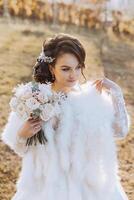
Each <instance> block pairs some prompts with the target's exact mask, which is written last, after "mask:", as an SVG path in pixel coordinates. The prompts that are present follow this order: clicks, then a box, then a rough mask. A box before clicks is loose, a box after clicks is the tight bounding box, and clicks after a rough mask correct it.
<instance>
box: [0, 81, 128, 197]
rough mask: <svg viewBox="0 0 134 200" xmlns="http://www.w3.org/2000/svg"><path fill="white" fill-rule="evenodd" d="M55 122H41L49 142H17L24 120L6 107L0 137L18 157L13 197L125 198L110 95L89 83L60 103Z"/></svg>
mask: <svg viewBox="0 0 134 200" xmlns="http://www.w3.org/2000/svg"><path fill="white" fill-rule="evenodd" d="M61 112H62V115H61V116H60V122H59V126H58V128H57V129H56V130H54V129H53V126H52V120H49V121H48V122H45V123H44V125H43V129H44V132H45V134H46V137H47V139H48V143H47V144H46V145H45V146H44V145H41V144H38V145H37V146H31V147H26V146H25V145H23V144H19V143H18V142H17V139H16V138H17V131H18V129H19V128H20V127H21V125H22V124H23V121H22V120H21V119H20V118H18V116H17V115H16V114H15V113H13V112H11V113H10V116H9V119H8V123H7V125H6V127H5V128H4V131H3V133H2V140H3V141H4V142H5V143H6V144H7V145H9V146H10V147H11V148H12V149H13V150H14V151H15V152H16V153H18V154H19V155H20V156H21V157H22V170H21V173H20V176H19V179H18V181H17V193H16V194H15V196H14V197H13V200H29V199H30V200H127V197H126V196H125V194H123V189H122V188H121V187H120V186H118V185H119V184H120V181H119V177H118V162H117V153H116V146H115V141H114V130H113V128H112V122H113V121H114V109H113V105H112V101H111V98H110V97H109V96H108V95H107V94H106V93H103V94H102V95H100V94H99V93H98V92H97V90H96V89H95V87H93V86H91V84H90V83H89V82H88V83H86V84H85V85H83V86H82V85H81V87H80V88H79V89H78V91H77V92H70V93H69V94H68V98H67V99H66V100H65V101H64V102H63V103H62V104H61Z"/></svg>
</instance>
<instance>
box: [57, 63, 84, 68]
mask: <svg viewBox="0 0 134 200" xmlns="http://www.w3.org/2000/svg"><path fill="white" fill-rule="evenodd" d="M79 64H80V63H79ZM79 64H78V65H77V66H76V67H78V66H79ZM60 67H61V68H63V67H67V68H72V67H70V66H68V65H61V66H60Z"/></svg>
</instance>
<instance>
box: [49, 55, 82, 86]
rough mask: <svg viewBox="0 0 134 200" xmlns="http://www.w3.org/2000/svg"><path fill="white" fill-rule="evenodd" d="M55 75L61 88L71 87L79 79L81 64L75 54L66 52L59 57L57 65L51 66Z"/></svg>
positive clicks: (56, 82) (56, 81)
mask: <svg viewBox="0 0 134 200" xmlns="http://www.w3.org/2000/svg"><path fill="white" fill-rule="evenodd" d="M51 71H52V73H53V74H54V75H55V79H56V80H55V82H54V83H55V84H57V85H58V86H59V87H60V88H61V87H64V88H71V87H73V86H74V85H75V84H76V82H78V81H79V79H80V76H81V66H80V64H79V61H78V60H77V58H76V57H75V56H74V55H73V54H69V53H65V54H63V55H61V56H59V57H58V59H57V61H56V64H55V67H54V68H51Z"/></svg>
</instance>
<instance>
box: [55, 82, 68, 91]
mask: <svg viewBox="0 0 134 200" xmlns="http://www.w3.org/2000/svg"><path fill="white" fill-rule="evenodd" d="M52 90H54V91H55V92H64V93H68V92H70V91H71V90H72V88H71V87H64V86H61V85H59V84H58V83H55V82H54V83H52Z"/></svg>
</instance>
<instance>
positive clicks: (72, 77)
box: [69, 70, 76, 79]
mask: <svg viewBox="0 0 134 200" xmlns="http://www.w3.org/2000/svg"><path fill="white" fill-rule="evenodd" d="M69 77H70V79H74V78H75V77H76V71H75V70H71V72H70V74H69Z"/></svg>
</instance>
